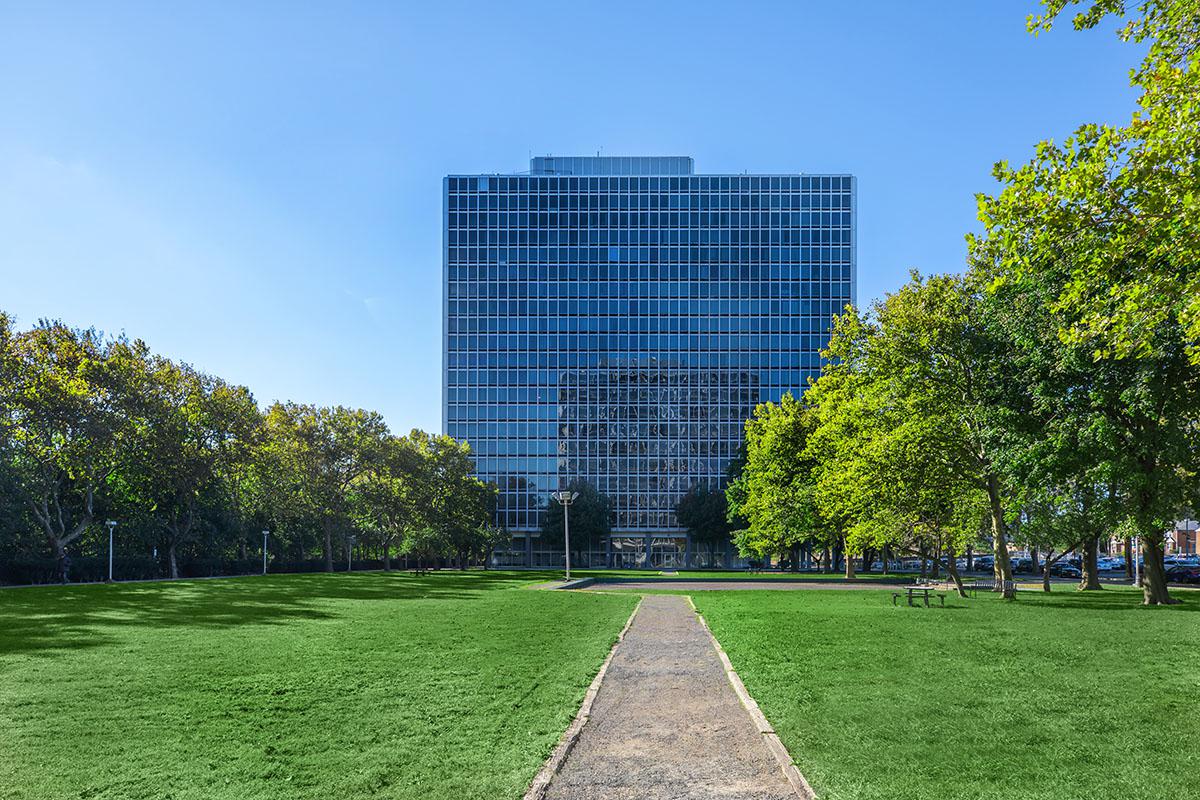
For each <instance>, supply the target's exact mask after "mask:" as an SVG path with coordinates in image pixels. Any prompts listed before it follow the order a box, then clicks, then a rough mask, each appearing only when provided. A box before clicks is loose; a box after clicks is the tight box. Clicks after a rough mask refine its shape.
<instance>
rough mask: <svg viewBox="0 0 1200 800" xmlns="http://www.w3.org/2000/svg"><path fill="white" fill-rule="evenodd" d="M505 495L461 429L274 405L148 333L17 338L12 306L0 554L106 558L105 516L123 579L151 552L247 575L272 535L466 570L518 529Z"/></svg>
mask: <svg viewBox="0 0 1200 800" xmlns="http://www.w3.org/2000/svg"><path fill="white" fill-rule="evenodd" d="M494 494H495V489H494V487H492V486H491V485H490V484H485V483H483V482H482V481H480V480H479V479H478V478H477V477H476V476H475V474H474V463H473V461H472V459H471V456H470V450H469V448H468V447H467V446H466V445H465V444H462V443H459V442H456V441H454V440H453V439H451V438H449V437H445V436H431V435H429V434H426V433H424V432H421V431H413V432H412V433H411V434H409V435H408V436H405V437H398V436H393V435H392V434H391V433H390V432H389V431H388V429H387V426H386V425H385V424H384V422H383V420H382V418H381V417H380V416H379V415H378V414H376V413H374V412H369V411H363V410H355V409H347V408H341V407H334V408H320V407H316V406H309V405H301V404H295V403H286V404H285V403H276V404H274V405H273V406H271V408H269V409H268V410H267V411H266V413H263V412H261V411H260V410H259V408H258V406H257V404H256V402H255V400H254V398H253V396H252V395H251V394H250V392H249V390H247V389H246V388H245V387H241V386H233V385H230V384H228V383H226V382H224V381H222V380H221V379H219V378H216V377H214V376H211V375H206V374H204V373H201V372H199V371H197V370H195V369H193V368H192V367H190V366H187V365H185V364H179V363H176V362H173V361H171V360H169V359H166V358H164V357H161V356H156V355H153V354H151V353H150V352H149V350H148V349H147V348H146V346H145V345H144V344H143V343H141V342H137V341H134V342H130V341H128V340H126V339H124V338H111V337H106V336H104V335H103V334H101V333H99V332H97V331H94V330H87V331H81V330H75V329H72V328H69V327H67V326H65V325H62V324H61V323H56V322H43V323H39V324H38V325H36V326H35V327H33V328H32V329H31V330H28V331H24V332H17V331H16V330H15V329H14V326H13V324H12V321H11V320H10V318H9V317H8V316H6V315H4V314H2V313H0V555H3V556H4V558H3V559H0V566H6V565H8V566H11V564H12V558H13V556H14V555H16V554H22V555H23V556H24V557H27V558H29V559H33V560H35V561H36V560H37V559H43V560H44V559H45V558H46V556H47V555H49V556H53V557H56V558H57V559H58V560H59V563H60V564H62V563H64V557H65V556H66V555H67V551H68V548H70V549H71V550H73V551H77V552H81V553H84V554H87V555H91V556H93V557H96V556H101V557H103V556H105V555H106V551H107V538H108V537H107V532H106V531H105V530H104V527H103V522H104V520H105V519H106V518H116V519H119V520H120V525H119V528H118V535H117V537H116V542H115V543H116V545H117V554H116V555H117V562H118V574H120V571H121V567H120V563H121V558H122V553H125V554H126V557H127V558H134V557H135V555H134V554H140V555H137V556H136V558H139V559H141V561H140V562H139V564H140V566H139V567H138V569H139V572H138V574H139V575H141V574H145V575H146V576H153V575H156V574H158V572H157V570H158V564H159V563H161V566H162V567H163V569H164V571H165V572H166V573H167V574H170V575H171V576H179V575H181V574H183V572H184V567H185V565H189V564H190V565H191V566H192V569H193V573H192V574H197V572H198V573H199V574H214V573H217V572H220V571H224V570H230V569H234V570H242V571H245V570H246V569H247V567H248V566H249V565H251V564H254V563H255V559H252V558H250V555H251V554H250V552H249V551H250V550H251V549H254V550H257V543H258V542H260V541H261V539H260V538H259V534H260V531H262V530H265V529H267V530H270V531H271V536H270V544H271V549H272V551H273V552H274V554H275V555H276V557H277V558H278V557H284V558H287V559H291V560H295V561H306V560H308V559H309V558H310V557H311V556H312V555H313V553H314V551H315V552H319V553H320V554H321V556H322V558H323V561H324V564H325V567H326V569H332V566H333V556H334V554H333V547H334V542H335V541H337V542H347V546H349V544H348V543H349V542H350V541H352V540H353V541H356V542H357V547H358V550H359V557H360V558H361V557H363V554H364V553H366V554H373V555H374V556H375V557H377V558H380V559H381V560H382V561H383V562H384V563H385V565H388V566H390V561H391V557H392V553H393V552H394V551H396V550H399V551H400V552H405V553H414V554H415V553H418V552H419V553H421V554H422V557H423V558H426V559H428V558H432V557H435V554H436V557H437V558H447V557H450V556H454V557H456V558H457V560H458V561H459V563H460V564H462V565H464V566H465V565H466V564H468V563H470V562H472V561H479V560H481V559H484V558H486V557H487V556H488V555H489V554H490V552H491V550H492V548H494V547H495V545H496V543H497V541H499V540H500V539H501V538H502V537H504V536H506V535H507V534H506V532H503V531H500V530H498V529H497V528H496V527H495V526H494V525H492V524H491V523H492V521H493V517H494V508H493V507H494ZM430 532H432V533H430ZM409 537H412V538H413V539H414V542H413V544H411V545H406V544H405V540H406V539H407V538H409ZM435 543H441V544H438V545H437V546H436V547H435V546H433V545H434V544H435ZM155 557H157V558H158V559H159V560H160V562H156V561H155ZM197 565H202V566H197ZM6 568H7V567H6ZM38 569H39V570H40V571H39V572H38V573H37V574H39V575H43V576H44V575H45V570H44V569H43V568H41V567H39V568H38ZM91 574H93V575H95V574H97V573H96V572H95V571H93V572H92V573H91ZM2 579H4V578H3V577H2V576H0V580H2ZM18 579H19V578H18ZM43 579H44V578H43Z"/></svg>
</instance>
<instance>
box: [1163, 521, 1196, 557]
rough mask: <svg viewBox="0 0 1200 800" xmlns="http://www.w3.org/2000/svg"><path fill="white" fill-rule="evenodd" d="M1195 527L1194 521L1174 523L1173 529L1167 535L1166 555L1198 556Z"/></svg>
mask: <svg viewBox="0 0 1200 800" xmlns="http://www.w3.org/2000/svg"><path fill="white" fill-rule="evenodd" d="M1197 527H1200V523H1198V522H1197V521H1196V520H1194V519H1184V520H1180V521H1179V522H1176V523H1175V529H1174V530H1173V531H1171V532H1170V533H1168V534H1167V547H1166V551H1167V554H1168V555H1170V554H1173V553H1180V554H1186V555H1196V554H1200V543H1198V542H1197V539H1198V538H1200V537H1198V536H1197V530H1196V529H1197Z"/></svg>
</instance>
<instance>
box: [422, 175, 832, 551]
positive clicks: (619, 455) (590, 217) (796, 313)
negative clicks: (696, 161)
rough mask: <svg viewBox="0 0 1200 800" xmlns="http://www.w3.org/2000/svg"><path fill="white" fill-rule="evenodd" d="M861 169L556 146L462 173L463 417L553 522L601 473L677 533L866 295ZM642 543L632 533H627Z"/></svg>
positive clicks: (459, 394) (522, 495)
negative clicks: (553, 507) (765, 410)
mask: <svg viewBox="0 0 1200 800" xmlns="http://www.w3.org/2000/svg"><path fill="white" fill-rule="evenodd" d="M855 198H856V185H855V179H854V177H853V176H849V175H820V176H816V175H695V174H693V166H692V160H691V159H690V158H687V157H676V156H664V157H607V156H606V157H577V156H571V157H548V156H547V157H538V158H534V159H532V160H531V163H530V173H529V174H528V175H520V176H504V175H457V176H449V177H447V178H446V180H445V182H444V204H443V208H444V220H445V247H444V278H445V294H444V303H445V316H444V322H445V324H444V363H443V369H444V375H443V417H444V427H445V430H446V432H447V433H449V434H450V435H452V436H454V437H456V438H459V439H465V440H466V441H468V442H470V444H471V446H472V448H473V449H474V451H475V454H476V459H477V463H478V467H479V473H480V475H481V477H483V478H485V479H488V480H492V481H495V482H496V483H497V485H499V486H500V488H501V497H500V509H499V515H500V518H499V520H498V521H499V522H501V523H502V524H504V525H506V526H507V527H508V528H509V529H510V530H512V531H514V532H521V531H536V530H537V529H538V527H539V509H540V508H541V506H542V505H543V504H544V503H545V501H546V497H547V495H548V493H549V492H550V491H552V490H554V489H557V488H559V487H560V486H562V485H564V484H566V483H567V482H568V481H570V480H572V479H575V478H584V479H586V480H588V481H590V482H591V483H593V484H594V485H595V486H596V487H597V488H598V489H599V490H600V491H602V492H604V493H606V494H608V495H609V496H610V497H612V498H613V501H614V520H613V528H614V536H624V537H627V536H629V535H631V534H634V535H643V534H650V533H653V534H659V533H663V534H678V533H679V528H678V525H677V523H676V520H675V516H674V512H673V509H674V506H675V504H676V503H677V502H678V500H679V498H680V497H681V496H682V495H683V493H684V492H686V491H687V489H688V488H689V487H690V486H692V485H693V484H697V483H708V484H710V485H713V486H718V485H722V483H723V479H724V475H725V469H726V467H727V466H728V463H729V461H730V459H731V458H733V457H734V455H735V454H736V453H737V450H738V448H739V446H740V443H741V439H742V428H743V423H744V421H745V419H746V418H747V417H748V416H749V415H750V414H751V413H752V411H753V408H754V406H755V404H757V403H759V402H762V401H765V400H778V399H779V398H780V397H781V396H782V395H783V393H784V392H787V391H791V392H793V393H799V392H800V391H802V390H803V388H804V387H805V386H806V384H807V382H808V379H809V378H810V377H813V376H815V375H816V374H817V373H818V372H819V370H820V364H821V359H820V354H819V350H820V348H821V347H822V346H823V344H824V342H825V341H826V339H827V337H828V332H829V327H830V318H831V316H832V315H833V314H834V313H837V312H839V311H840V310H841V309H842V308H844V307H845V305H846V304H847V303H851V302H853V301H854V299H855V279H856V267H855V203H856V199H855ZM622 541H624V540H622Z"/></svg>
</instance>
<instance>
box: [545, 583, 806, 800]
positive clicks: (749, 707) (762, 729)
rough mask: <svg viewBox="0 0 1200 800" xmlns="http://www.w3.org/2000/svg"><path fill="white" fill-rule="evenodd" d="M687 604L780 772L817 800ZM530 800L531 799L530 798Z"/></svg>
mask: <svg viewBox="0 0 1200 800" xmlns="http://www.w3.org/2000/svg"><path fill="white" fill-rule="evenodd" d="M687 601H688V605H690V606H691V607H692V611H694V612H695V614H696V618H697V619H699V620H700V625H701V627H703V628H704V632H705V633H707V634H708V640H709V641H710V642H712V646H713V648H714V649H715V650H716V651H717V657H718V658H720V659H721V666H722V667H723V668H724V669H725V677H726V678H728V679H729V683H730V685H731V686H733V691H734V693H735V694H736V695H737V696H738V700H741V701H742V707H743V708H745V709H746V713H748V714H749V715H750V720H751V721H752V722H753V723H754V727H755V728H757V729H758V732H759V733H761V734H762V737H763V741H764V742H766V745H767V749H768V750H770V751H771V755H773V756H774V757H775V761H776V763H778V764H779V768H780V770H782V771H783V775H784V777H785V778H787V780H788V783H789V784H791V786H792V790H793V791H795V793H796V796H797V797H800V798H802V800H816V796H817V795H816V792H814V791H813V788H812V786H809V784H808V781H807V780H806V779H805V777H804V775H803V774H802V773H801V772H800V770H799V768H798V767H797V766H796V762H795V760H794V759H793V758H792V756H791V754H790V753H788V750H787V748H786V747H784V745H783V742H782V741H780V739H779V736H778V734H776V733H775V729H774V728H773V727H772V726H771V723H770V722H768V721H767V718H766V716H764V715H763V713H762V709H760V708H759V707H758V703H757V702H755V700H754V698H753V697H751V696H750V693H749V692H747V691H746V685H745V684H744V683H742V679H741V677H739V676H738V674H737V670H735V669H734V668H733V664H732V662H730V660H729V656H728V655H726V653H725V649H724V648H723V647H721V643H720V642H718V641H717V637H715V636H713V632H712V630H711V629H710V628H709V627H708V620H706V619H705V618H704V615H703V614H701V613H700V612H699V610H697V608H696V604H695V602H693V601H692V598H691V596H690V595H688V596H687ZM526 800H529V796H528V795H526Z"/></svg>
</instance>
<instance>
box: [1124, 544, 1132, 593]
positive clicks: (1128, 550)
mask: <svg viewBox="0 0 1200 800" xmlns="http://www.w3.org/2000/svg"><path fill="white" fill-rule="evenodd" d="M1125 582H1126V583H1133V539H1132V538H1131V537H1129V536H1126V537H1125Z"/></svg>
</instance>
